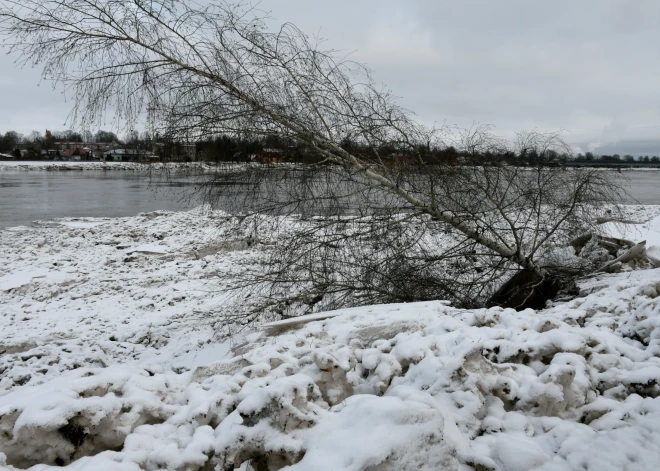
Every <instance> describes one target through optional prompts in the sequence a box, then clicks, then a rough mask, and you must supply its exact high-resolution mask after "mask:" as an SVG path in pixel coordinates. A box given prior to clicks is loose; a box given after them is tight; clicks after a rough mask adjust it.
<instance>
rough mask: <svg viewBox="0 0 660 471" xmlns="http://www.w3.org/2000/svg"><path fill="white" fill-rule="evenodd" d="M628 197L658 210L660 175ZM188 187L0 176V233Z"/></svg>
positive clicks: (65, 176)
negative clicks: (38, 221) (10, 228)
mask: <svg viewBox="0 0 660 471" xmlns="http://www.w3.org/2000/svg"><path fill="white" fill-rule="evenodd" d="M624 174H625V175H626V176H627V177H628V178H629V188H628V190H629V192H630V194H631V196H632V197H633V198H634V199H635V200H637V201H639V202H641V203H643V204H658V205H660V171H657V172H656V171H630V172H625V173H624ZM193 188H194V187H193V183H191V182H186V181H175V182H167V183H161V184H153V183H152V184H150V182H149V179H148V178H147V177H145V176H140V175H138V174H135V173H133V172H126V171H105V172H101V171H84V172H46V171H0V229H3V228H6V227H12V226H19V225H27V224H30V223H31V222H33V221H37V220H46V219H52V218H59V217H84V216H92V217H118V216H134V215H135V214H137V213H140V212H144V211H154V210H157V209H167V210H185V209H191V208H193V207H195V206H198V205H199V204H200V203H201V201H200V200H199V199H195V198H189V196H190V194H191V193H192V192H191V191H190V190H192V189H193Z"/></svg>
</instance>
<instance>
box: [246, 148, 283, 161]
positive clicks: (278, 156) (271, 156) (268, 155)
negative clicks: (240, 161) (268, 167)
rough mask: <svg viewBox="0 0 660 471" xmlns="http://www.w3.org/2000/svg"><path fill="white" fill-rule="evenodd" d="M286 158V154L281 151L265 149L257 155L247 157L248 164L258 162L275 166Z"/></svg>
mask: <svg viewBox="0 0 660 471" xmlns="http://www.w3.org/2000/svg"><path fill="white" fill-rule="evenodd" d="M285 157H286V152H285V151H284V150H282V149H273V148H265V149H263V150H262V151H261V152H260V153H258V154H251V155H250V156H249V159H250V162H259V163H262V164H277V163H280V162H282V161H283V160H284V159H285Z"/></svg>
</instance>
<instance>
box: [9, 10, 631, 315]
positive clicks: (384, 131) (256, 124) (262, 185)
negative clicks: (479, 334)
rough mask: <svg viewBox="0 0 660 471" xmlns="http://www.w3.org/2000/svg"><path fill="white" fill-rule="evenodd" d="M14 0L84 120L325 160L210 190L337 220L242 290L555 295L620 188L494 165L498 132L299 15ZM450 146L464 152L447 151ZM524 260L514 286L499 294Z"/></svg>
mask: <svg viewBox="0 0 660 471" xmlns="http://www.w3.org/2000/svg"><path fill="white" fill-rule="evenodd" d="M0 2H1V3H0V4H1V5H3V8H2V11H1V12H0V32H1V33H2V35H3V36H4V37H5V38H6V44H8V46H9V48H10V51H12V52H15V53H17V54H18V55H19V57H20V60H21V61H23V63H26V64H31V65H39V66H41V67H42V68H43V71H44V72H43V73H44V77H45V78H46V79H50V80H54V81H56V82H60V83H62V84H64V86H65V88H66V89H67V90H69V91H70V92H71V93H73V94H74V96H75V107H74V110H73V114H72V117H73V119H75V120H78V121H80V122H81V123H85V124H90V123H93V122H96V121H98V120H100V119H101V118H102V116H103V113H104V111H105V110H106V109H108V108H112V109H114V110H115V111H116V113H117V117H118V118H119V119H121V120H124V121H125V122H126V123H128V125H129V126H131V125H133V123H134V122H135V121H136V120H138V118H141V119H142V118H143V119H145V120H146V122H147V123H148V124H149V127H150V130H151V133H152V135H159V136H161V137H163V138H167V139H172V140H191V141H194V140H198V139H202V138H208V137H212V136H216V135H218V134H221V133H225V134H231V135H236V136H257V137H268V136H276V137H278V138H279V139H282V140H284V141H288V142H291V143H294V144H295V145H296V146H299V147H302V148H304V149H305V150H306V152H307V153H312V154H313V155H315V156H317V162H316V163H315V164H307V165H290V166H286V165H279V166H274V167H268V166H252V165H227V166H221V167H218V171H217V172H216V173H215V175H213V176H212V177H211V178H210V179H209V180H208V181H206V182H205V184H204V185H203V187H202V189H203V191H205V192H206V195H207V197H208V199H209V200H210V201H213V200H217V199H218V198H219V197H222V198H224V200H225V201H226V200H227V198H228V197H229V198H231V199H232V201H233V203H234V204H235V209H236V210H237V211H239V212H243V213H245V212H255V213H256V212H258V213H263V212H266V213H269V214H303V215H305V214H309V215H316V216H322V217H321V218H315V219H313V220H311V221H308V222H306V223H305V224H301V225H300V226H299V227H298V229H299V230H298V231H297V232H296V233H295V236H293V237H292V238H290V239H289V241H288V242H286V243H283V244H281V246H278V247H277V248H276V249H275V250H274V251H273V254H272V257H270V258H268V259H267V260H263V261H262V263H261V265H260V266H259V268H258V269H257V270H256V271H252V272H250V271H249V270H248V271H247V272H246V274H245V283H244V284H243V286H242V287H243V288H251V289H256V287H262V288H263V287H264V286H267V287H268V289H269V292H268V296H267V298H268V299H269V305H270V306H272V307H274V308H276V309H279V310H282V309H283V308H282V306H290V305H292V304H295V303H299V302H303V303H305V304H306V305H307V306H312V307H313V306H315V305H316V304H318V303H319V300H326V301H327V302H328V303H329V304H328V306H332V305H342V304H346V303H353V304H354V303H367V302H387V301H413V300H421V299H438V298H448V299H451V300H453V301H455V302H457V303H459V304H462V305H475V304H483V303H485V302H486V301H488V299H489V298H490V299H491V303H496V304H502V305H507V306H514V307H524V306H527V305H530V301H531V300H535V301H534V304H535V305H540V304H542V303H543V302H544V300H545V299H546V298H547V297H548V296H549V295H550V294H551V293H553V292H556V291H557V289H558V285H557V283H555V280H556V279H557V276H556V273H555V272H557V271H558V270H557V268H556V267H555V268H552V267H551V266H550V265H549V264H546V263H545V262H544V257H546V256H547V254H548V252H549V248H550V247H551V246H552V245H553V244H555V245H557V246H560V245H562V244H563V245H566V243H568V241H569V240H570V239H572V238H574V237H575V236H577V235H578V234H579V233H580V232H581V231H584V230H585V226H588V225H589V224H590V222H589V221H591V220H592V219H593V216H594V214H595V212H597V211H598V210H599V209H600V208H601V207H602V205H604V204H609V203H613V202H614V201H616V198H617V196H618V195H619V188H618V187H617V186H616V185H615V184H614V182H613V181H612V178H611V177H610V175H609V174H608V173H605V172H603V171H600V170H588V169H548V168H544V167H536V168H522V167H506V166H492V167H490V166H489V167H485V166H482V165H481V164H480V162H479V161H478V159H476V157H477V156H478V155H480V154H483V153H498V152H501V151H503V150H504V149H505V148H506V147H507V144H505V143H503V142H501V141H500V140H499V139H496V138H495V137H494V136H493V135H492V134H491V133H490V132H489V130H488V129H487V128H484V127H479V126H477V127H475V128H473V129H469V130H465V131H459V132H458V133H453V134H447V133H446V131H447V130H436V129H428V128H426V127H424V126H422V125H420V124H419V123H417V122H415V120H414V119H413V117H412V114H411V113H410V112H408V111H407V110H405V109H403V108H401V107H400V106H398V105H397V104H396V102H395V100H394V97H393V95H392V94H391V93H390V91H388V90H387V89H385V88H382V87H380V86H378V85H377V84H376V83H375V82H374V80H373V79H372V78H371V75H370V72H369V70H368V69H366V68H365V67H363V66H362V65H360V64H357V63H355V62H352V61H350V60H348V59H346V58H342V57H341V56H339V55H338V54H337V53H336V52H335V51H332V50H324V49H322V48H321V46H320V43H319V42H318V41H316V40H313V39H311V38H309V37H308V36H306V35H305V34H304V33H302V32H301V31H300V30H298V29H297V28H296V27H295V26H293V25H291V24H285V25H283V26H282V27H281V28H279V29H275V30H273V29H272V28H271V27H270V23H269V20H268V18H267V16H266V15H265V14H263V13H261V12H259V11H258V10H256V9H254V8H252V7H249V6H246V5H241V4H238V5H236V4H230V3H225V2H218V3H213V4H210V5H204V6H202V5H197V4H195V3H192V2H183V1H175V0H167V1H163V2H158V3H157V2H153V1H145V0H132V1H124V0H21V1H14V0H0ZM346 143H351V145H347V144H346ZM447 143H451V144H452V145H454V146H456V147H457V148H459V149H460V151H461V155H462V156H463V157H462V158H463V159H464V161H463V162H458V165H457V162H450V163H448V162H441V161H438V160H437V159H435V158H434V153H433V150H434V149H437V148H439V147H442V146H443V145H447ZM515 145H517V148H514V149H513V151H515V152H517V153H518V154H521V155H522V154H527V153H532V152H533V153H534V155H535V156H536V157H538V158H539V159H540V160H543V157H544V156H545V155H550V154H551V153H552V154H553V155H556V154H557V153H559V152H562V153H566V152H568V151H569V149H568V148H567V146H566V145H565V144H564V143H563V142H562V141H561V139H560V137H559V135H557V134H543V133H538V132H532V133H523V134H521V135H519V138H518V140H517V141H516V144H515ZM472 158H474V160H471V159H472ZM553 270H554V271H553ZM516 272H520V273H521V274H520V275H519V276H520V277H521V278H520V279H519V280H518V282H516V283H515V285H516V289H515V290H514V291H515V292H509V291H506V290H505V291H504V292H503V291H501V290H500V292H498V293H497V296H496V297H495V298H491V295H492V294H493V293H494V292H495V291H496V290H497V288H498V286H500V285H501V284H502V282H503V281H505V280H506V279H507V278H508V277H510V276H511V275H512V274H514V273H516ZM549 285H551V287H550V288H548V286H549ZM542 288H543V289H542ZM540 292H543V294H542V295H540V296H538V294H539V293H540ZM537 298H538V299H537ZM281 312H283V311H281Z"/></svg>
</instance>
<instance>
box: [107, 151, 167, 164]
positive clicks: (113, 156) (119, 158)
mask: <svg viewBox="0 0 660 471" xmlns="http://www.w3.org/2000/svg"><path fill="white" fill-rule="evenodd" d="M103 160H105V161H108V162H130V161H136V160H149V161H157V160H159V157H158V156H157V155H155V154H154V153H153V152H150V151H147V150H143V149H112V150H109V151H107V152H105V153H104V154H103Z"/></svg>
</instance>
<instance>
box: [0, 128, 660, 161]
mask: <svg viewBox="0 0 660 471" xmlns="http://www.w3.org/2000/svg"><path fill="white" fill-rule="evenodd" d="M61 142H68V143H76V142H96V143H108V144H111V145H112V146H113V147H116V146H122V147H127V148H140V149H153V148H155V147H156V146H157V145H159V146H160V147H161V149H163V146H165V148H166V149H168V148H169V149H176V148H177V147H179V146H181V145H183V143H180V142H176V141H171V140H167V139H162V138H152V137H151V136H150V135H149V134H148V133H143V134H141V135H140V134H138V133H137V132H135V131H133V132H129V133H128V134H127V135H126V137H125V139H123V140H121V139H119V137H118V136H117V135H116V134H115V133H113V132H111V131H104V130H99V131H97V132H96V133H93V134H92V133H89V132H88V133H80V132H76V131H72V130H66V131H52V132H49V133H48V134H47V135H46V134H41V133H39V132H38V131H33V132H31V133H30V134H28V135H23V134H20V133H17V132H15V131H8V132H6V133H5V134H1V133H0V153H5V154H12V155H15V156H16V157H17V158H21V152H20V150H19V149H23V150H24V151H28V156H35V157H36V156H38V155H39V154H40V152H41V150H43V149H49V148H53V147H54V146H56V145H57V143H61ZM186 145H188V146H190V145H191V144H189V143H188V144H186ZM340 145H341V147H342V148H344V149H345V150H346V151H348V152H351V153H353V154H354V155H358V156H359V155H364V156H365V157H366V158H367V159H368V160H371V159H372V158H373V155H374V154H373V149H367V148H366V147H365V146H363V145H361V144H360V143H356V142H353V141H351V140H350V139H344V140H343V141H342V142H341V144H340ZM194 147H195V155H196V160H205V161H209V162H214V161H215V162H245V161H250V160H261V161H264V159H267V160H268V161H282V162H300V163H313V162H320V161H322V160H323V156H322V155H320V154H319V153H318V152H317V151H315V150H313V149H308V148H305V147H302V146H300V145H297V144H296V143H295V142H293V141H290V140H287V139H282V138H280V137H278V136H267V137H264V138H256V137H235V136H227V135H222V136H218V137H215V138H212V139H206V140H203V141H198V142H196V143H195V144H194ZM377 151H378V155H379V156H380V158H381V159H382V160H383V162H384V163H385V164H386V165H400V164H405V163H414V162H419V158H420V157H421V159H422V160H423V161H424V162H425V163H427V164H434V163H435V164H450V165H451V164H459V163H481V164H488V163H492V164H501V163H507V164H510V165H538V164H547V165H560V164H563V163H566V162H572V163H584V164H618V163H622V164H624V163H631V164H632V163H634V164H647V163H648V164H659V163H660V157H658V156H655V155H654V156H648V155H646V156H638V157H634V156H632V155H630V154H628V155H624V156H620V155H619V154H614V155H600V156H598V155H594V154H593V153H591V152H586V153H584V154H582V153H579V154H577V155H570V154H568V153H558V152H556V151H554V150H546V151H545V152H543V153H539V152H538V151H536V150H531V151H525V152H513V151H511V150H501V149H500V148H496V149H495V150H488V151H465V150H459V149H456V148H455V147H453V146H445V147H434V146H420V147H418V148H417V149H415V151H411V150H401V148H398V147H396V146H392V147H387V146H383V147H381V148H379V149H377Z"/></svg>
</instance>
